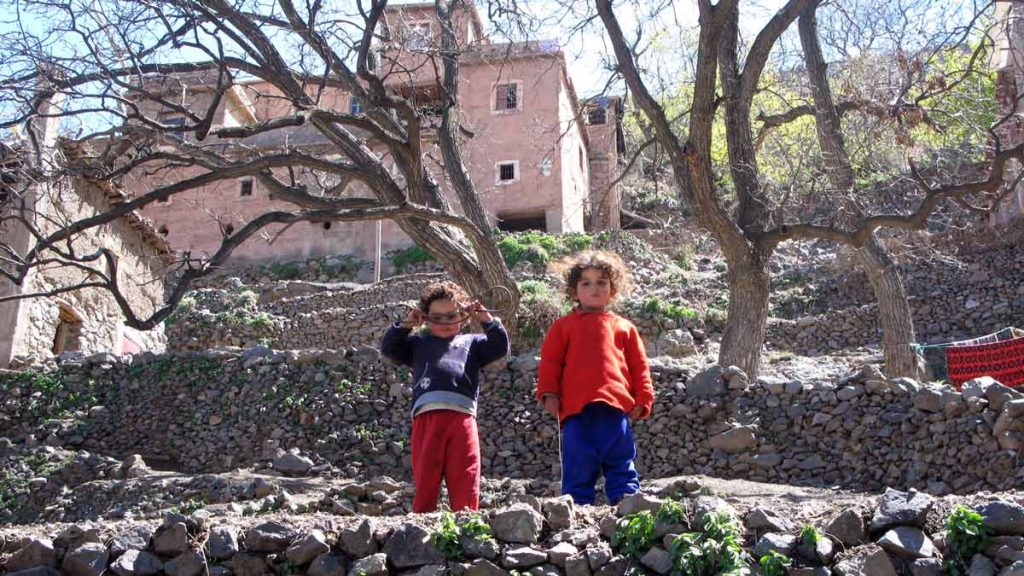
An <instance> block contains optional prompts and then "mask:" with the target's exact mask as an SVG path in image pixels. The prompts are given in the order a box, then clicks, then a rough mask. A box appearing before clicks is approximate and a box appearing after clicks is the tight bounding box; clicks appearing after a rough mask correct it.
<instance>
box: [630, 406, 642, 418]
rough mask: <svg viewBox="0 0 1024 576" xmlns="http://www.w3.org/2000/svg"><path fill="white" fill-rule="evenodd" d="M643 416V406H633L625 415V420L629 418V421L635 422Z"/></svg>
mask: <svg viewBox="0 0 1024 576" xmlns="http://www.w3.org/2000/svg"><path fill="white" fill-rule="evenodd" d="M643 415H644V407H643V406H633V409H632V410H630V411H629V413H628V414H626V418H629V419H630V420H637V419H639V418H641V417H642V416H643Z"/></svg>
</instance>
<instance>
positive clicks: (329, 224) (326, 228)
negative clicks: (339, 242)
mask: <svg viewBox="0 0 1024 576" xmlns="http://www.w3.org/2000/svg"><path fill="white" fill-rule="evenodd" d="M331 224H332V222H324V224H323V226H324V230H330V229H331Z"/></svg>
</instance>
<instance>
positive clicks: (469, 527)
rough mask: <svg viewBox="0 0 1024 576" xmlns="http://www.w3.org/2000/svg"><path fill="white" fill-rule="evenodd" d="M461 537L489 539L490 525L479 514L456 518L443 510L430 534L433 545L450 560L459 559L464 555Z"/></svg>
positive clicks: (490, 536)
mask: <svg viewBox="0 0 1024 576" xmlns="http://www.w3.org/2000/svg"><path fill="white" fill-rule="evenodd" d="M463 538H469V539H474V540H490V539H491V538H493V536H492V535H491V527H490V526H489V525H488V524H487V523H486V522H484V520H483V518H481V517H480V515H479V514H470V515H469V516H466V517H464V518H463V519H462V520H458V519H456V518H455V515H454V514H452V513H451V512H445V513H443V514H441V518H439V519H438V521H437V528H436V529H435V530H434V532H433V533H432V534H431V536H430V540H431V541H432V542H433V543H434V546H437V549H438V550H440V551H441V553H442V554H444V555H445V557H446V558H450V559H452V560H460V559H462V558H463V557H464V556H465V554H464V552H463V550H462V542H461V541H462V539H463Z"/></svg>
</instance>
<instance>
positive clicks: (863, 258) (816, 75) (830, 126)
mask: <svg viewBox="0 0 1024 576" xmlns="http://www.w3.org/2000/svg"><path fill="white" fill-rule="evenodd" d="M798 28H799V30H800V43H801V45H802V46H803V51H804V62H805V64H806V65H807V75H808V78H809V79H810V82H811V94H812V95H813V97H814V120H815V121H814V124H815V129H816V131H817V134H818V144H819V146H820V147H821V155H822V158H823V159H824V161H825V169H826V174H827V175H828V179H829V184H830V186H831V188H832V192H833V193H834V194H835V195H836V200H837V201H838V202H839V203H840V204H841V205H842V207H843V209H844V212H845V213H846V215H847V216H846V219H847V220H852V219H860V218H862V217H863V214H862V211H861V209H860V206H858V205H857V201H856V199H855V198H854V196H853V192H854V185H855V178H856V176H855V174H854V171H853V165H852V164H851V162H850V157H849V155H848V154H847V153H846V144H845V142H844V141H843V135H842V129H841V126H840V118H839V114H838V112H836V108H835V103H834V101H833V98H832V90H831V87H830V86H829V83H828V74H827V66H826V64H825V61H824V58H823V56H822V53H821V44H820V43H819V41H818V27H817V19H816V18H815V8H814V7H813V6H812V7H811V8H808V9H807V10H806V11H805V12H804V13H803V14H802V15H801V16H800V19H799V24H798ZM854 257H855V258H856V261H857V263H858V264H859V265H860V266H861V267H863V268H864V271H865V272H866V273H867V275H868V278H869V279H870V281H871V287H872V288H873V289H874V291H875V299H876V300H877V301H878V322H879V325H880V326H881V327H882V348H883V354H884V356H885V368H886V373H887V374H888V375H889V376H890V377H899V376H908V377H910V378H918V377H919V370H918V367H917V355H916V353H915V352H914V349H913V347H912V346H911V343H912V342H915V341H916V336H915V335H914V321H913V315H912V313H911V311H910V303H909V302H908V301H907V292H906V290H905V289H904V287H903V281H902V279H901V278H900V274H899V271H898V270H897V269H896V265H895V263H894V262H893V260H892V257H891V256H890V255H889V253H888V251H887V250H886V248H885V246H883V245H882V243H881V242H879V240H878V235H877V234H871V236H870V237H869V238H868V240H867V242H866V243H865V244H864V246H863V247H861V248H857V247H854Z"/></svg>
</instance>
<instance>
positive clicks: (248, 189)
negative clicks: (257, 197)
mask: <svg viewBox="0 0 1024 576" xmlns="http://www.w3.org/2000/svg"><path fill="white" fill-rule="evenodd" d="M252 186H253V182H252V180H251V179H249V180H242V181H241V182H240V183H239V186H238V195H239V196H249V197H251V196H252Z"/></svg>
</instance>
